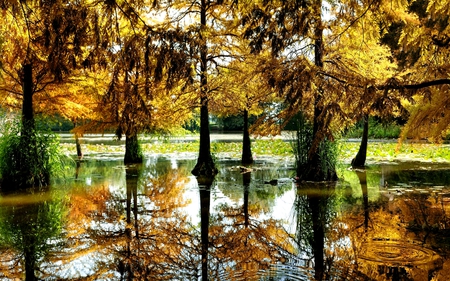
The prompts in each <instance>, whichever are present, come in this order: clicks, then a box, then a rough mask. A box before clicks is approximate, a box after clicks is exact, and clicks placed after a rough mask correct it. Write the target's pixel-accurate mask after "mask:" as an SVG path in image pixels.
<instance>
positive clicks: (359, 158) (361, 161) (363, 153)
mask: <svg viewBox="0 0 450 281" xmlns="http://www.w3.org/2000/svg"><path fill="white" fill-rule="evenodd" d="M363 120H364V129H363V135H362V138H361V144H360V146H359V150H358V153H357V154H356V156H355V158H353V160H352V167H354V168H357V167H359V168H361V167H364V166H365V165H366V157H367V142H368V140H369V116H368V115H365V116H364V117H363Z"/></svg>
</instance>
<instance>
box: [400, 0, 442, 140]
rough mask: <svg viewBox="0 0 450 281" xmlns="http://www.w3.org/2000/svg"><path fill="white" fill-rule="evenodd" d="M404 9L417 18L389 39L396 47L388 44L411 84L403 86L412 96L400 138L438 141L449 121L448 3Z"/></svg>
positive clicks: (415, 4) (412, 5)
mask: <svg viewBox="0 0 450 281" xmlns="http://www.w3.org/2000/svg"><path fill="white" fill-rule="evenodd" d="M408 9H409V10H410V11H411V13H412V14H414V15H416V17H417V19H416V21H415V22H414V23H412V24H406V25H403V26H402V27H401V28H399V31H397V34H399V36H397V37H396V38H395V39H397V40H393V41H394V43H396V44H397V45H398V46H399V47H398V48H395V46H396V45H395V44H394V47H392V50H393V52H394V53H395V54H397V56H401V58H402V59H403V61H404V64H405V65H407V66H409V67H408V68H406V69H405V71H404V75H403V77H404V79H405V81H407V82H409V83H410V84H413V85H411V86H410V87H408V88H407V90H408V92H409V93H410V95H413V96H414V99H413V100H412V102H411V103H409V104H408V107H409V110H410V114H411V116H410V118H409V120H408V122H407V124H406V125H405V126H404V129H403V132H402V136H401V137H402V139H403V138H406V137H414V138H428V139H430V140H432V141H437V142H440V141H442V139H443V138H444V137H445V136H446V134H447V132H448V129H449V124H450V123H449V120H450V119H449V118H450V114H449V112H448V104H449V100H448V97H447V96H448V92H449V84H450V79H449V74H448V73H449V64H448V56H449V47H450V21H449V18H448V14H449V11H450V5H449V3H448V2H447V1H412V2H411V3H410V5H409V6H408ZM393 33H394V32H393ZM394 34H396V33H394ZM402 50H408V51H409V52H402Z"/></svg>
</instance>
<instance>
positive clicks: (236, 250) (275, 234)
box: [210, 171, 293, 280]
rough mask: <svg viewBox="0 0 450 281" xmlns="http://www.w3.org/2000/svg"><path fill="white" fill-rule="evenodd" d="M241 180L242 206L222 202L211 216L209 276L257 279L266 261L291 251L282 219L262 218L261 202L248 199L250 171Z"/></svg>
mask: <svg viewBox="0 0 450 281" xmlns="http://www.w3.org/2000/svg"><path fill="white" fill-rule="evenodd" d="M242 180H243V184H242V192H243V197H242V198H243V202H242V206H240V205H234V206H233V205H229V204H222V205H220V206H219V207H218V208H219V209H218V210H217V211H216V212H214V214H213V215H212V218H211V225H210V241H211V247H210V253H211V255H212V256H213V259H212V262H211V265H212V266H213V268H212V271H213V272H214V273H215V275H214V276H213V278H212V279H211V280H260V278H262V276H264V275H265V274H264V272H265V271H267V270H268V269H269V266H270V264H272V263H277V262H283V261H285V260H286V256H289V255H292V251H293V247H292V242H293V241H292V238H291V236H290V235H289V233H288V232H286V230H285V229H284V227H283V226H282V222H281V221H278V220H275V219H271V218H268V219H267V218H264V219H262V218H261V217H260V216H261V214H262V212H261V208H264V205H260V204H258V203H259V202H254V203H253V204H250V202H249V193H250V188H251V187H250V185H251V172H248V171H247V172H244V173H243V175H242Z"/></svg>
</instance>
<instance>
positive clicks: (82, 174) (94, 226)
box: [0, 156, 450, 281]
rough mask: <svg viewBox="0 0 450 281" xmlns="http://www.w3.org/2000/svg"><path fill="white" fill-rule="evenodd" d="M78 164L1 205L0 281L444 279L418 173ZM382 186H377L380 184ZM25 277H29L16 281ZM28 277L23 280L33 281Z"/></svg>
mask: <svg viewBox="0 0 450 281" xmlns="http://www.w3.org/2000/svg"><path fill="white" fill-rule="evenodd" d="M194 165H195V160H194V159H193V160H189V159H176V158H170V157H167V156H161V157H156V156H155V157H148V159H147V161H146V162H145V163H144V164H142V165H128V166H124V165H123V164H122V163H121V161H116V160H112V161H98V160H96V159H91V160H89V159H88V160H85V161H81V162H78V163H77V166H76V167H75V166H74V170H73V172H71V175H70V176H68V177H67V179H65V180H61V181H58V182H57V183H55V186H53V187H52V188H53V189H55V188H56V189H57V190H60V191H59V193H54V192H35V193H32V194H27V195H22V194H20V195H19V194H15V195H2V196H1V197H0V224H1V227H0V250H1V251H0V279H2V280H3V279H4V280H14V278H16V279H17V278H18V279H24V277H25V276H27V280H37V279H39V280H67V279H76V280H267V281H269V280H271V281H272V280H273V281H275V280H280V281H281V280H285V281H288V280H419V281H420V280H447V279H446V278H447V276H450V259H449V258H448V257H449V256H450V238H449V237H450V230H449V226H450V220H449V216H450V180H448V179H450V178H449V177H448V172H449V171H448V168H447V167H446V166H438V165H435V166H434V165H431V164H417V163H414V164H408V165H403V164H398V165H381V166H372V167H370V168H368V169H367V170H347V169H345V170H343V171H342V176H341V180H340V181H339V182H336V183H314V184H313V183H304V184H303V183H302V184H295V183H294V182H293V181H292V179H291V178H290V177H291V176H292V171H293V169H292V167H290V166H286V164H285V163H280V162H276V161H266V160H259V161H256V162H255V163H254V164H253V165H252V166H250V167H241V166H239V162H234V161H219V162H218V166H219V169H220V173H219V174H218V175H217V176H216V177H215V178H214V179H207V180H206V179H197V178H195V177H192V176H191V175H190V172H189V171H190V170H192V168H193V166H194ZM386 183H387V184H386ZM28 276H29V277H28ZM33 278H34V279H33Z"/></svg>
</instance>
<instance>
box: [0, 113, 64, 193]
mask: <svg viewBox="0 0 450 281" xmlns="http://www.w3.org/2000/svg"><path fill="white" fill-rule="evenodd" d="M1 134H2V137H1V138H0V159H1V161H0V175H1V178H2V190H13V189H24V188H29V187H39V188H40V187H44V186H47V185H49V183H50V176H51V175H52V174H54V173H56V172H57V171H58V168H60V167H62V166H61V161H60V153H59V142H58V139H57V137H56V135H54V134H52V133H51V132H42V131H32V132H26V133H24V132H23V130H22V125H20V124H19V123H18V122H17V121H13V122H9V123H6V124H5V125H4V127H3V129H2V132H1Z"/></svg>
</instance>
